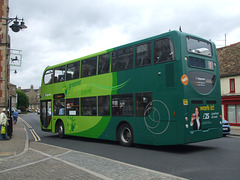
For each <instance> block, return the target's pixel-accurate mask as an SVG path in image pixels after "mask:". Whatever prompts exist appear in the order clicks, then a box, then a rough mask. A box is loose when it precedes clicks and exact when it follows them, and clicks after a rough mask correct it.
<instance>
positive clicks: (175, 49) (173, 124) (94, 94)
mask: <svg viewBox="0 0 240 180" xmlns="http://www.w3.org/2000/svg"><path fill="white" fill-rule="evenodd" d="M221 116H222V115H221V94H220V75H219V66H218V59H217V52H216V47H215V45H214V43H213V42H211V41H207V40H205V39H203V38H200V37H197V36H194V35H191V34H187V33H183V32H178V31H170V32H167V33H164V34H160V35H157V36H154V37H150V38H147V39H143V40H140V41H137V42H133V43H129V44H126V45H123V46H119V47H116V48H113V49H108V50H106V51H102V52H99V53H96V54H92V55H89V56H85V57H81V58H78V59H74V60H71V61H67V62H64V63H61V64H57V65H54V66H48V67H47V68H46V69H45V71H44V73H43V77H42V84H41V101H40V124H41V129H42V131H50V132H53V133H58V134H59V136H60V137H64V135H71V136H81V137H88V138H96V139H105V140H112V141H119V142H120V144H122V145H124V146H131V145H133V143H137V144H148V145H175V144H187V143H193V142H199V141H204V140H210V139H215V138H220V137H222V127H221V121H222V120H221Z"/></svg>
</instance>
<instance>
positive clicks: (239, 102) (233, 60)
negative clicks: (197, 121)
mask: <svg viewBox="0 0 240 180" xmlns="http://www.w3.org/2000/svg"><path fill="white" fill-rule="evenodd" d="M217 53H218V60H219V64H220V75H221V94H222V105H223V117H224V118H225V119H226V120H228V121H229V123H230V124H231V125H235V126H240V42H239V43H236V44H232V45H230V46H226V47H223V48H219V49H217Z"/></svg>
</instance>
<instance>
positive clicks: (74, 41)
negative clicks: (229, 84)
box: [9, 0, 240, 89]
mask: <svg viewBox="0 0 240 180" xmlns="http://www.w3.org/2000/svg"><path fill="white" fill-rule="evenodd" d="M9 1H10V2H9V7H10V12H9V18H13V17H16V15H17V16H18V18H24V22H25V24H26V26H27V27H28V28H27V29H24V30H21V31H20V32H18V33H14V32H12V31H11V30H9V34H10V36H11V48H12V49H17V50H22V63H21V67H16V66H11V75H10V79H11V80H10V81H11V83H12V84H15V85H16V86H17V87H21V88H22V89H29V88H30V86H31V85H33V86H34V88H35V89H37V88H39V87H40V86H41V79H42V74H43V71H44V69H45V68H46V67H47V66H50V65H55V64H58V63H62V62H65V61H68V60H72V59H76V58H79V57H82V56H86V55H89V54H92V53H96V52H99V51H103V50H106V49H110V48H113V47H117V46H120V45H123V44H127V43H130V42H134V41H137V40H140V39H144V38H148V37H151V36H155V35H158V34H161V33H165V32H167V31H169V29H170V30H178V29H179V26H181V29H182V31H183V32H187V33H191V34H194V35H197V36H200V37H203V38H205V39H211V41H213V42H215V44H216V46H217V48H219V47H223V46H224V45H225V34H226V44H227V45H230V44H233V43H237V42H240V11H239V7H240V1H239V0H211V1H210V0H194V1H193V0H181V1H179V0H167V1H163V0H66V1H65V0H64V1H60V0H9ZM9 25H11V24H9ZM15 70H16V71H17V74H15V73H14V71H15Z"/></svg>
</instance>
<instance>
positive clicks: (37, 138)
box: [21, 119, 41, 142]
mask: <svg viewBox="0 0 240 180" xmlns="http://www.w3.org/2000/svg"><path fill="white" fill-rule="evenodd" d="M21 120H22V122H23V123H24V124H25V125H26V126H27V127H28V129H29V130H30V132H31V134H32V136H33V138H34V140H35V142H38V141H41V138H40V137H39V136H38V134H37V133H36V131H35V130H34V129H33V128H32V126H31V125H30V124H28V123H27V122H26V121H25V120H23V119H21Z"/></svg>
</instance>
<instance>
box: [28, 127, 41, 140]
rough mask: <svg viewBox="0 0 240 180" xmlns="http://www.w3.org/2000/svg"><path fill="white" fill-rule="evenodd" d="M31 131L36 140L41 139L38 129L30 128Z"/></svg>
mask: <svg viewBox="0 0 240 180" xmlns="http://www.w3.org/2000/svg"><path fill="white" fill-rule="evenodd" d="M30 132H31V133H32V135H33V137H34V139H35V142H37V141H41V138H40V137H39V136H38V134H37V133H36V131H35V130H34V129H30Z"/></svg>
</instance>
